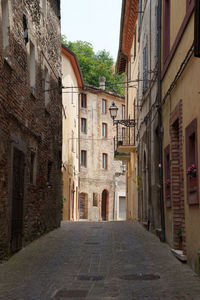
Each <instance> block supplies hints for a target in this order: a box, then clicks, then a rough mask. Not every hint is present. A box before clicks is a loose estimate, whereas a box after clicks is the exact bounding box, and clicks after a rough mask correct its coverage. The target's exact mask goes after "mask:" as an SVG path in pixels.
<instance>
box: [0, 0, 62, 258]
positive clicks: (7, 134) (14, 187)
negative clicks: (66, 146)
mask: <svg viewBox="0 0 200 300" xmlns="http://www.w3.org/2000/svg"><path fill="white" fill-rule="evenodd" d="M59 16H60V7H59V1H54V0H49V1H47V3H46V7H42V1H41V3H40V1H31V0H30V1H19V0H18V1H17V0H13V1H10V0H8V1H6V0H4V1H1V3H0V28H1V30H0V77H1V80H0V119H1V124H0V227H1V231H0V258H3V257H6V256H8V255H10V254H11V253H13V252H15V251H17V250H19V249H20V248H21V247H22V246H25V245H26V244H27V243H29V242H30V241H32V240H34V239H35V238H37V237H39V236H40V235H42V234H44V233H46V232H48V231H50V230H52V229H54V228H56V227H58V226H59V224H60V219H61V171H60V167H61V166H60V163H61V150H62V148H61V134H62V123H61V95H60V88H61V81H60V77H61V55H60V20H59ZM47 78H48V80H47ZM49 90H50V91H49Z"/></svg>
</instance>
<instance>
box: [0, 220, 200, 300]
mask: <svg viewBox="0 0 200 300" xmlns="http://www.w3.org/2000/svg"><path fill="white" fill-rule="evenodd" d="M0 291H1V293H0V299H3V300H46V299H53V300H65V299H66V300H67V299H71V300H72V299H74V300H75V299H79V300H81V299H87V300H89V299H90V300H96V299H101V300H103V299H105V300H114V299H115V300H119V299H120V300H129V299H130V300H159V299H161V300H165V299H167V300H184V299H185V300H199V299H200V282H199V279H198V277H197V275H195V273H193V271H192V270H191V269H190V268H189V267H188V266H187V265H186V264H182V263H181V262H179V261H178V260H176V258H174V256H173V255H172V254H171V252H170V248H169V246H168V245H167V244H164V243H161V242H160V241H159V240H158V238H157V237H156V236H155V235H152V234H151V233H150V232H147V231H146V230H144V229H143V227H142V226H141V225H139V224H138V223H136V222H99V223H96V222H95V223H94V222H91V223H88V222H74V223H72V222H63V223H62V226H61V228H59V229H56V230H54V231H52V232H51V233H49V234H47V235H46V236H43V237H41V238H40V239H38V240H36V241H34V242H33V243H32V244H30V245H29V246H27V247H26V248H24V249H22V251H20V252H18V253H17V254H15V255H14V256H13V257H11V259H10V260H9V261H8V262H5V263H4V264H2V265H0Z"/></svg>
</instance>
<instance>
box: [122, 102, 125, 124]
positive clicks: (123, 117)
mask: <svg viewBox="0 0 200 300" xmlns="http://www.w3.org/2000/svg"><path fill="white" fill-rule="evenodd" d="M124 119H125V105H123V104H122V120H124Z"/></svg>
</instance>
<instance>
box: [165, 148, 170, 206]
mask: <svg viewBox="0 0 200 300" xmlns="http://www.w3.org/2000/svg"><path fill="white" fill-rule="evenodd" d="M164 163H165V184H164V186H165V203H166V207H171V171H170V145H168V146H167V147H166V148H165V150H164Z"/></svg>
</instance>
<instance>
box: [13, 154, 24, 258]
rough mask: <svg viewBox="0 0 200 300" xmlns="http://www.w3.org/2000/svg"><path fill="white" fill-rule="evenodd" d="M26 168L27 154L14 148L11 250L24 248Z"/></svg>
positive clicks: (15, 250)
mask: <svg viewBox="0 0 200 300" xmlns="http://www.w3.org/2000/svg"><path fill="white" fill-rule="evenodd" d="M24 168H25V155H24V153H23V152H22V151H20V150H18V149H17V148H14V149H13V180H12V221H11V252H12V253H14V252H17V251H18V250H20V249H21V248H22V236H23V214H24Z"/></svg>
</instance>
